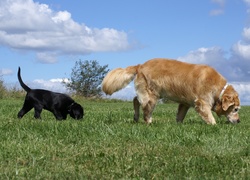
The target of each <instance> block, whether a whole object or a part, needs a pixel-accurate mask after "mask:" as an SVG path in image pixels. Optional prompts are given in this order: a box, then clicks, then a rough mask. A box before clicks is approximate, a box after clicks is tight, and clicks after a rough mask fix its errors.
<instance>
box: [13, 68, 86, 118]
mask: <svg viewBox="0 0 250 180" xmlns="http://www.w3.org/2000/svg"><path fill="white" fill-rule="evenodd" d="M20 71H21V69H20V67H19V68H18V73H17V77H18V80H19V83H20V85H21V86H22V88H23V89H24V90H25V91H26V92H27V94H26V97H25V101H24V104H23V108H22V109H21V110H20V111H19V113H18V118H22V117H23V116H24V115H25V114H26V113H27V112H29V111H30V110H31V109H32V108H34V109H35V114H34V117H35V118H36V119H37V118H41V117H40V114H41V112H42V109H46V110H48V111H50V112H52V113H53V114H54V116H55V117H56V119H57V120H62V119H66V118H67V114H69V115H70V116H71V117H72V118H74V119H82V118H83V115H84V111H83V108H82V106H81V105H80V104H78V103H76V102H75V101H74V100H73V99H72V98H70V97H69V96H67V95H65V94H62V93H56V92H52V91H48V90H44V89H30V88H29V87H28V86H27V85H26V84H24V82H23V80H22V78H21V75H20Z"/></svg>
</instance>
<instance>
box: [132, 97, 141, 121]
mask: <svg viewBox="0 0 250 180" xmlns="http://www.w3.org/2000/svg"><path fill="white" fill-rule="evenodd" d="M133 105H134V121H136V122H138V120H139V117H140V102H139V101H138V99H137V96H135V97H134V99H133Z"/></svg>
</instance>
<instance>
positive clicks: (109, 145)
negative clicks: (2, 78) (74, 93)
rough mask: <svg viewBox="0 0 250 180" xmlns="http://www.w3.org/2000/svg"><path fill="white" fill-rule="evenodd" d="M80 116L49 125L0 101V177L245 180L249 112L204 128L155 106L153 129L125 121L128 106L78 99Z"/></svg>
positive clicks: (49, 117) (168, 107) (49, 119)
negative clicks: (233, 121) (236, 119)
mask: <svg viewBox="0 0 250 180" xmlns="http://www.w3.org/2000/svg"><path fill="white" fill-rule="evenodd" d="M78 100H79V101H78V102H79V103H80V104H81V105H83V106H84V108H85V112H86V116H85V117H84V120H82V121H77V120H73V119H71V118H68V120H66V121H56V120H55V119H54V117H53V114H51V113H50V112H47V111H43V112H42V120H35V119H33V111H31V112H30V113H28V114H27V115H26V116H24V118H23V119H22V120H19V119H17V117H16V116H17V112H18V111H19V110H20V108H21V106H22V103H23V101H22V100H20V99H15V100H14V99H13V100H9V99H3V100H1V101H0V128H1V131H0V137H1V138H0V162H1V163H0V179H248V178H249V174H250V139H249V129H250V121H248V118H249V114H250V107H246V106H245V107H242V108H241V112H240V113H241V123H240V124H237V125H233V124H227V123H226V121H225V119H224V118H223V119H218V118H216V120H217V123H218V124H217V125H215V126H211V125H206V124H205V123H204V122H203V121H202V120H201V118H200V117H199V116H198V115H197V114H196V113H195V112H194V110H193V109H191V110H190V111H189V112H188V114H187V117H186V118H185V120H184V123H183V124H177V123H176V122H175V114H176V110H177V105H176V104H158V105H157V106H156V109H155V111H154V114H153V124H152V125H146V124H145V123H144V122H143V120H142V116H141V119H140V121H139V123H134V122H133V105H132V102H122V101H113V100H105V101H102V100H94V101H93V100H91V101H90V100H86V99H85V100H83V99H82V100H80V99H78Z"/></svg>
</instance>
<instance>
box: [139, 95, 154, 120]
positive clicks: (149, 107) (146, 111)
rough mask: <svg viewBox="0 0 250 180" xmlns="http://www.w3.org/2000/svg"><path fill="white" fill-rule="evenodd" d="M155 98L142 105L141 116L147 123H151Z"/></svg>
mask: <svg viewBox="0 0 250 180" xmlns="http://www.w3.org/2000/svg"><path fill="white" fill-rule="evenodd" d="M155 104H156V100H149V101H148V103H147V104H145V105H142V110H143V118H144V121H145V122H146V123H147V124H150V123H152V113H153V110H154V108H155Z"/></svg>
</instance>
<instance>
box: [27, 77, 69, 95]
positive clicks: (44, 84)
mask: <svg viewBox="0 0 250 180" xmlns="http://www.w3.org/2000/svg"><path fill="white" fill-rule="evenodd" d="M63 80H64V79H61V78H56V79H50V80H44V79H35V80H34V81H33V82H31V83H27V85H28V86H29V87H30V88H32V89H46V90H50V91H54V92H60V93H68V90H67V89H66V87H65V86H64V85H63V84H62V82H63Z"/></svg>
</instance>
